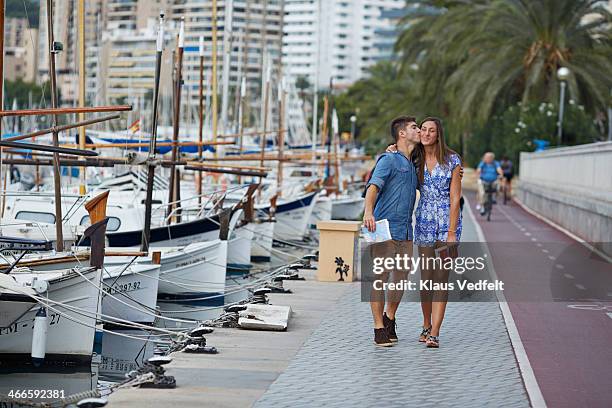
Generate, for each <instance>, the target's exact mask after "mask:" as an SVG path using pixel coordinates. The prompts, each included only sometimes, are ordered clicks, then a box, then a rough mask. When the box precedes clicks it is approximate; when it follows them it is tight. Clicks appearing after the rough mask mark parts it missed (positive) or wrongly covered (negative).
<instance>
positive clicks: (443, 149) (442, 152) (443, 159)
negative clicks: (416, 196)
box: [412, 116, 457, 184]
mask: <svg viewBox="0 0 612 408" xmlns="http://www.w3.org/2000/svg"><path fill="white" fill-rule="evenodd" d="M425 122H433V123H435V124H436V133H437V134H438V140H437V141H436V143H437V144H438V149H437V150H436V160H438V164H440V166H446V164H447V163H448V159H449V157H450V155H451V154H457V153H456V152H455V151H454V150H452V149H450V148H449V147H448V145H447V144H446V139H444V127H443V126H442V119H440V118H436V117H434V116H429V117H427V118H425V119H423V120H422V121H421V123H420V124H419V127H422V126H423V123H425ZM412 159H413V162H414V164H415V165H416V166H417V168H418V170H419V174H418V176H419V183H421V184H423V182H424V180H425V147H424V146H423V144H422V143H419V144H418V145H416V147H415V148H414V150H413V153H412Z"/></svg>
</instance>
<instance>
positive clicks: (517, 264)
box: [466, 192, 612, 407]
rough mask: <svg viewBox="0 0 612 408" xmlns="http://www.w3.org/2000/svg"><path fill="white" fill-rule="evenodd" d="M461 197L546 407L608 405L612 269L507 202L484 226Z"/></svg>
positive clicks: (611, 401) (610, 403) (611, 367)
mask: <svg viewBox="0 0 612 408" xmlns="http://www.w3.org/2000/svg"><path fill="white" fill-rule="evenodd" d="M466 195H467V197H468V198H469V202H470V205H472V211H473V212H474V214H475V217H476V218H477V222H478V223H479V225H480V227H481V229H482V231H483V234H484V236H485V239H486V241H487V245H488V247H489V251H490V253H491V257H492V261H493V265H494V268H495V272H496V274H497V276H498V278H499V279H501V280H502V281H504V284H505V287H504V294H505V296H506V300H507V301H508V306H509V309H510V312H511V313H512V317H513V319H514V322H515V324H516V326H517V329H518V332H519V335H520V338H521V341H522V343H523V345H524V347H525V351H526V354H527V357H528V359H529V362H530V364H531V367H532V369H533V372H534V374H535V377H536V380H537V382H538V385H539V388H540V390H541V392H542V395H543V397H544V400H545V401H546V404H547V405H548V406H549V407H610V406H612V387H611V386H610V378H611V377H612V347H611V345H612V265H611V264H610V263H609V262H607V261H606V260H604V259H603V258H601V257H600V256H598V255H597V254H595V253H593V252H592V251H590V250H589V249H588V248H587V247H585V246H584V245H582V244H580V243H578V242H577V241H575V240H573V239H572V238H570V237H569V236H567V235H566V234H564V233H563V232H561V231H559V230H557V229H556V228H554V227H552V226H550V225H549V224H547V223H546V222H544V221H542V220H540V219H538V218H537V217H535V216H533V215H531V214H530V213H528V212H527V211H525V210H524V209H522V208H521V207H520V206H519V205H518V204H516V203H514V202H509V203H508V205H503V204H502V203H501V202H500V203H499V204H497V205H494V206H493V211H492V217H491V221H489V222H487V220H486V218H484V217H481V216H480V215H478V214H477V212H476V211H475V210H474V208H473V206H474V203H475V202H476V200H475V195H474V194H473V193H469V192H468V193H467V194H466ZM483 334H486V333H483Z"/></svg>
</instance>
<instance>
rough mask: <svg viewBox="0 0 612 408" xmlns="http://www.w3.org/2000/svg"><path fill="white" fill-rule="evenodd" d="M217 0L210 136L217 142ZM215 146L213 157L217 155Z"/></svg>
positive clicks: (214, 1) (214, 24) (214, 17)
mask: <svg viewBox="0 0 612 408" xmlns="http://www.w3.org/2000/svg"><path fill="white" fill-rule="evenodd" d="M217 105H218V101H217V0H212V136H213V142H215V143H216V142H217V126H218V123H217V110H218V106H217ZM217 150H218V149H217V148H215V157H217Z"/></svg>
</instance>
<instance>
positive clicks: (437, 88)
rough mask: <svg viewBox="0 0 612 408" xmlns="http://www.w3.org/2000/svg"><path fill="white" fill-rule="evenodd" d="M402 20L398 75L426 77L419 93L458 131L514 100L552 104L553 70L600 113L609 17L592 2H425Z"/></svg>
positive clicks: (606, 90) (610, 57)
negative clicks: (561, 71) (409, 72)
mask: <svg viewBox="0 0 612 408" xmlns="http://www.w3.org/2000/svg"><path fill="white" fill-rule="evenodd" d="M409 3H418V4H419V7H416V8H414V9H413V10H414V11H413V12H412V13H409V15H408V16H407V17H406V18H405V21H404V23H406V24H410V26H408V27H407V28H406V29H405V30H404V31H403V33H402V35H401V36H400V38H399V40H398V43H397V51H398V52H400V53H401V61H402V66H403V67H404V69H406V68H408V67H411V66H413V65H414V64H418V67H419V70H420V71H423V72H427V76H426V77H423V78H422V81H421V94H422V95H423V102H424V103H425V104H426V105H427V106H438V107H444V110H446V111H447V113H448V115H449V118H450V119H451V120H452V121H453V122H454V123H455V124H456V125H457V124H459V126H461V127H465V126H472V127H473V126H474V124H480V125H482V124H484V123H486V121H487V120H488V119H489V117H490V116H491V115H492V114H493V113H495V112H503V111H504V110H505V108H506V107H507V106H510V105H513V104H515V103H517V102H519V101H520V102H523V103H527V102H530V101H554V100H556V99H557V95H558V88H559V84H558V81H557V79H556V72H557V69H558V68H559V67H561V66H566V67H568V68H569V69H570V70H571V71H572V73H573V75H572V78H571V80H570V81H569V92H570V95H572V96H573V97H574V98H575V99H577V100H578V101H579V102H580V103H582V104H583V105H584V106H585V108H586V109H587V111H588V112H590V113H592V114H596V113H598V112H603V111H605V109H606V108H607V105H608V102H609V99H610V96H609V95H610V89H611V88H612V79H611V77H610V75H609V73H610V72H611V71H612V63H611V61H612V47H610V39H611V36H610V23H611V22H612V18H611V14H610V12H609V11H608V10H607V9H606V8H605V7H604V6H603V5H601V4H600V3H601V2H598V1H593V0H473V1H467V0H446V1H442V0H429V1H419V2H414V1H412V2H409Z"/></svg>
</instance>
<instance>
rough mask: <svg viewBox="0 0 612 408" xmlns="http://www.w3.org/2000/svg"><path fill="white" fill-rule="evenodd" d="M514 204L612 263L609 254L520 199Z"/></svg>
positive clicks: (516, 199) (515, 199) (515, 200)
mask: <svg viewBox="0 0 612 408" xmlns="http://www.w3.org/2000/svg"><path fill="white" fill-rule="evenodd" d="M514 202H515V203H517V204H518V205H519V207H521V208H522V209H523V210H525V211H526V212H528V213H529V214H531V215H533V216H534V217H536V218H537V219H539V220H541V221H544V222H545V223H547V224H548V225H550V226H551V227H553V228H556V229H557V230H559V231H561V232H562V233H564V234H565V235H567V236H568V237H570V238H571V239H573V240H574V241H577V242H580V243H581V244H582V245H584V246H585V247H586V248H587V249H588V250H590V251H593V252H595V253H596V254H597V255H599V256H600V257H602V258H603V259H605V260H606V261H607V262H612V257H611V256H609V255H607V254H604V253H603V252H602V251H601V250H599V249H597V248H595V247H594V246H593V245H591V244H589V243H588V242H586V241H585V240H584V239H582V238H580V237H579V236H577V235H576V234H574V233H572V232H571V231H568V230H567V229H565V228H563V227H562V226H560V225H559V224H557V223H555V222H553V221H551V220H549V219H548V218H546V217H544V216H542V215H540V214H538V213H537V212H535V211H533V210H532V209H531V208H529V207H527V206H526V205H525V204H523V203H522V202H521V200H519V199H518V198H516V197H515V198H514Z"/></svg>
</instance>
